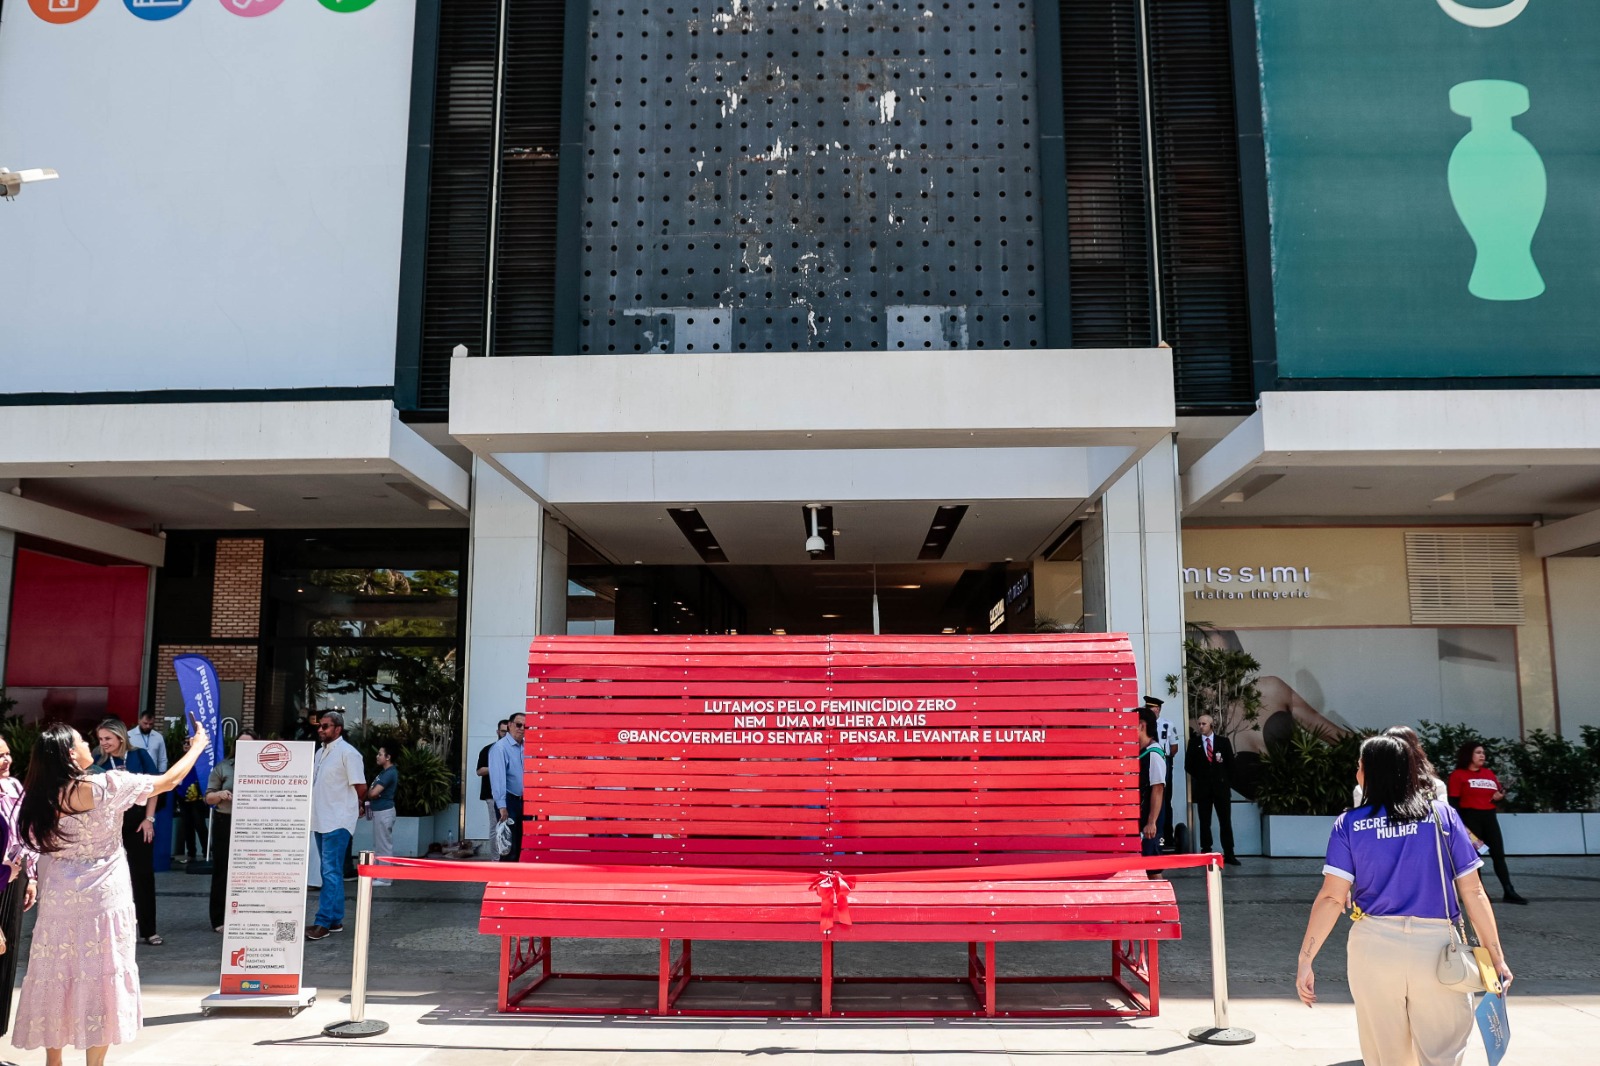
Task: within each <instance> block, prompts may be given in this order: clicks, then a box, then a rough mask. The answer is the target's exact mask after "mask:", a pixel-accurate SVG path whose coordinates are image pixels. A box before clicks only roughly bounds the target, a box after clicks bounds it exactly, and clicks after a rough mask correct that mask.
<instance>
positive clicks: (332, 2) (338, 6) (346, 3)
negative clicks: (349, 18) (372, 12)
mask: <svg viewBox="0 0 1600 1066" xmlns="http://www.w3.org/2000/svg"><path fill="white" fill-rule="evenodd" d="M317 2H318V3H320V4H321V5H322V6H323V7H325V8H327V9H328V10H329V11H360V10H361V9H362V8H365V7H371V6H372V5H373V3H374V0H317Z"/></svg>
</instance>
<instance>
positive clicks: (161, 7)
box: [122, 0, 189, 22]
mask: <svg viewBox="0 0 1600 1066" xmlns="http://www.w3.org/2000/svg"><path fill="white" fill-rule="evenodd" d="M122 2H123V3H124V4H126V5H127V7H128V10H129V11H131V12H133V13H134V14H135V15H137V16H139V17H140V18H142V19H144V20H145V21H146V22H160V21H161V20H162V19H169V18H171V17H172V16H173V15H176V14H178V13H179V12H181V11H182V10H183V9H184V8H186V7H188V6H189V0H122Z"/></svg>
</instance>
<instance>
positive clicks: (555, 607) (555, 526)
mask: <svg viewBox="0 0 1600 1066" xmlns="http://www.w3.org/2000/svg"><path fill="white" fill-rule="evenodd" d="M540 565H541V572H542V574H543V578H542V580H543V584H542V586H541V588H540V595H539V632H540V633H542V634H545V635H549V634H552V633H553V634H556V635H560V634H562V633H565V632H566V631H567V527H566V526H564V525H562V524H561V523H560V522H557V521H556V519H555V516H554V515H550V514H546V515H545V516H544V556H543V559H542V562H541V564H540Z"/></svg>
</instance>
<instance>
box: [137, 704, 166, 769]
mask: <svg viewBox="0 0 1600 1066" xmlns="http://www.w3.org/2000/svg"><path fill="white" fill-rule="evenodd" d="M128 747H130V748H143V749H144V750H145V751H147V752H149V753H150V758H152V759H154V760H155V761H156V773H158V774H164V773H166V772H167V738H166V735H165V734H164V733H160V732H158V731H157V730H156V712H154V711H145V712H144V713H143V714H141V715H139V728H138V729H135V730H134V731H133V732H132V733H129V734H128Z"/></svg>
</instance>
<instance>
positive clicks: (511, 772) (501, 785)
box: [489, 711, 525, 862]
mask: <svg viewBox="0 0 1600 1066" xmlns="http://www.w3.org/2000/svg"><path fill="white" fill-rule="evenodd" d="M524 724H525V723H524V715H523V714H522V712H521V711H518V712H517V713H516V714H514V715H512V716H511V722H510V728H509V731H508V732H507V733H506V735H505V736H503V737H501V738H500V739H499V740H497V741H495V744H494V747H492V748H490V749H489V791H490V792H492V793H493V794H494V807H495V811H496V812H498V814H499V816H500V820H501V821H502V822H503V821H505V820H506V819H508V818H509V819H510V820H511V850H510V851H508V852H506V853H505V854H504V855H502V856H500V861H501V862H517V861H519V860H520V859H521V858H522V731H523V727H524Z"/></svg>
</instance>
